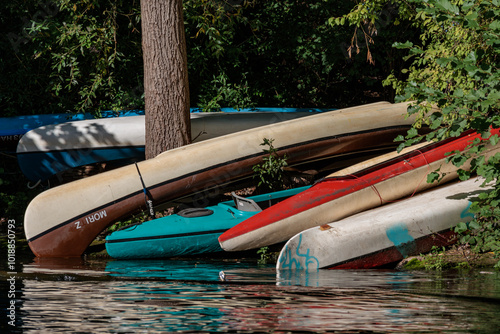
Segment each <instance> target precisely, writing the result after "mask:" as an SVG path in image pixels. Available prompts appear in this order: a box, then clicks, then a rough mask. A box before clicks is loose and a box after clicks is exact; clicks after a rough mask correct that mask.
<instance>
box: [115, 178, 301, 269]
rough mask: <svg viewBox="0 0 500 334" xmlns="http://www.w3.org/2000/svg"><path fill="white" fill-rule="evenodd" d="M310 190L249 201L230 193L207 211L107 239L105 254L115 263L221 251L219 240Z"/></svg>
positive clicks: (173, 217)
mask: <svg viewBox="0 0 500 334" xmlns="http://www.w3.org/2000/svg"><path fill="white" fill-rule="evenodd" d="M308 188H309V186H305V187H299V188H295V189H288V190H282V191H278V192H274V193H269V194H263V195H256V196H251V197H248V198H245V197H241V196H237V195H235V194H234V193H232V196H233V200H230V201H225V202H221V203H219V204H217V205H215V206H210V207H207V208H192V209H185V210H182V211H180V212H179V213H177V214H173V215H170V216H166V217H162V218H158V219H154V220H150V221H147V222H144V223H140V224H137V225H132V226H130V227H127V228H125V229H122V230H118V231H116V232H113V233H111V234H110V235H108V236H107V237H106V250H107V252H108V254H109V255H110V256H111V257H113V258H116V259H145V258H170V257H176V256H186V255H195V254H203V253H214V252H220V251H222V248H221V247H220V245H219V241H218V237H219V236H220V235H221V234H222V233H224V232H225V231H227V230H228V229H230V228H231V227H233V226H235V225H236V224H238V223H240V222H242V221H244V220H245V219H247V218H249V217H251V216H253V215H255V214H257V213H258V212H260V211H262V208H265V207H268V206H270V205H272V204H274V203H275V202H277V201H279V200H281V199H285V198H288V197H290V196H293V195H296V194H298V193H300V192H302V191H304V190H306V189H308Z"/></svg>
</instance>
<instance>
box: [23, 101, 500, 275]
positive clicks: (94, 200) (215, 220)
mask: <svg viewBox="0 0 500 334" xmlns="http://www.w3.org/2000/svg"><path fill="white" fill-rule="evenodd" d="M407 107H408V103H399V104H391V103H388V102H378V103H373V104H367V105H362V106H358V107H352V108H345V109H338V110H329V111H325V110H299V111H297V110H286V109H280V110H275V109H274V110H273V109H268V110H262V109H261V110H259V109H257V110H255V111H246V112H240V113H237V112H229V111H227V110H226V111H225V112H222V113H213V114H212V113H192V128H193V129H194V131H193V137H194V138H193V143H192V144H190V145H186V146H184V147H180V148H177V149H173V150H169V151H166V152H164V153H162V154H160V155H158V156H157V157H155V158H153V159H149V160H144V157H143V155H144V116H140V115H139V116H137V115H135V116H130V117H122V118H106V119H99V120H78V121H67V122H64V123H60V124H51V125H43V126H41V127H38V128H34V129H32V130H31V131H28V132H27V133H25V134H24V135H23V136H22V137H20V140H19V142H18V145H17V153H18V161H19V164H20V167H21V170H22V171H23V172H24V173H25V174H26V176H27V177H28V178H29V179H30V180H32V181H35V182H36V181H41V180H46V179H49V178H51V177H53V176H54V175H55V174H57V173H60V172H62V171H65V170H68V169H71V168H75V167H77V166H84V165H88V164H92V163H96V162H108V161H110V160H119V161H121V162H122V164H123V166H122V167H119V168H116V169H113V170H109V171H106V172H102V173H99V174H97V175H94V176H90V177H86V178H82V179H79V180H75V181H72V182H68V183H64V184H61V185H59V186H56V187H53V188H50V189H48V190H46V191H44V192H42V193H40V194H39V195H38V196H36V197H35V198H34V199H33V200H32V201H31V203H30V204H29V205H28V207H27V209H26V213H25V217H24V230H25V234H26V238H27V240H28V244H29V246H30V248H31V250H32V252H33V253H34V254H35V256H37V257H40V258H43V257H49V258H57V257H80V256H81V255H82V254H83V253H84V252H85V250H86V249H87V248H88V246H89V245H90V244H91V243H92V241H93V240H94V239H95V238H96V237H97V236H98V235H99V234H101V233H102V232H103V231H105V230H106V229H107V228H108V227H109V226H111V225H113V224H115V223H116V222H117V221H120V220H124V219H128V218H129V217H131V216H133V215H136V214H137V213H140V212H146V213H147V214H149V215H150V216H151V217H152V218H151V219H150V220H147V221H144V222H142V223H138V224H135V225H132V226H128V227H125V228H123V229H120V230H117V231H114V232H112V233H111V234H109V235H108V236H107V237H106V249H107V251H108V253H109V255H110V256H112V257H114V258H116V259H145V258H170V257H177V256H184V255H195V254H204V253H211V252H234V251H246V250H252V249H258V248H261V247H266V246H278V247H281V253H280V256H279V259H278V261H277V269H280V270H289V269H291V270H318V269H322V268H328V269H334V268H342V269H356V268H377V267H381V266H385V265H388V264H393V263H396V262H399V261H400V260H402V259H404V258H406V257H408V256H412V255H418V254H421V253H426V252H429V251H430V250H431V249H432V247H433V246H445V245H450V244H452V243H454V242H455V241H456V236H455V235H454V232H453V227H454V226H455V225H456V224H458V223H460V222H468V221H470V220H471V219H472V218H473V215H472V214H471V213H470V212H469V211H468V209H469V206H470V204H471V201H473V200H474V198H475V197H476V196H478V195H479V194H480V193H481V192H484V191H488V190H489V189H491V186H489V185H484V184H483V183H484V182H483V180H481V179H478V178H473V179H471V180H468V181H464V182H460V181H458V169H457V167H455V166H453V165H452V164H451V163H447V161H446V157H447V154H448V153H449V152H453V151H464V150H466V149H467V148H468V146H469V145H470V144H471V143H472V142H473V141H474V140H475V139H478V138H480V134H477V133H474V132H468V133H464V134H462V135H461V136H460V137H457V138H450V139H448V140H445V141H441V142H432V143H422V144H419V145H415V146H411V147H408V148H406V149H404V150H403V151H401V152H399V153H397V152H396V146H397V143H396V142H395V141H394V139H395V138H396V137H397V136H398V135H405V134H406V132H407V131H408V129H410V127H411V125H412V123H413V119H412V118H411V117H407V113H406V111H407ZM424 131H425V129H424ZM498 132H499V131H498V130H492V131H491V134H492V135H494V134H498ZM264 139H272V140H273V145H274V147H275V148H276V150H277V151H276V153H277V154H278V155H279V156H285V155H286V158H287V163H288V165H289V166H290V167H293V168H294V169H295V170H304V169H305V168H309V167H310V166H314V168H315V169H317V170H321V171H323V173H319V174H318V176H320V177H322V178H320V179H318V180H316V182H315V183H314V184H312V185H308V186H304V187H295V188H291V189H288V190H283V191H278V192H274V193H268V194H260V195H254V196H250V197H243V196H239V195H237V194H236V193H234V192H230V190H228V189H235V185H238V184H243V182H245V180H246V181H247V183H248V179H249V178H251V177H252V175H253V169H252V167H253V166H255V165H257V164H259V163H261V162H262V161H263V159H264V158H265V157H266V152H265V151H264V150H263V147H262V145H261V143H262V142H263V140H264ZM499 149H500V146H497V145H490V146H488V147H487V148H486V150H485V153H484V155H485V157H486V158H487V157H489V156H492V155H495V154H496V153H497V152H499ZM468 168H470V165H469V163H465V164H464V165H463V166H461V169H468ZM436 170H439V171H440V173H442V175H443V177H442V178H441V179H440V180H439V182H438V181H435V182H432V183H428V182H427V175H428V174H429V173H430V172H433V171H436ZM333 171H334V172H333ZM207 191H212V192H214V191H215V192H219V193H224V192H226V193H228V192H230V193H231V200H225V201H221V202H220V203H217V204H215V205H207V203H208V202H207V201H205V200H204V198H203V196H204V194H206V193H207ZM193 198H197V200H196V201H193V203H191V204H192V205H191V206H192V207H187V208H184V209H182V210H180V211H179V212H177V213H175V214H171V215H168V216H165V217H162V218H154V216H155V210H156V209H157V208H159V207H162V206H168V205H175V204H176V203H177V204H178V203H181V202H182V203H184V204H185V203H186V199H193ZM200 199H201V200H200ZM194 202H196V203H194Z"/></svg>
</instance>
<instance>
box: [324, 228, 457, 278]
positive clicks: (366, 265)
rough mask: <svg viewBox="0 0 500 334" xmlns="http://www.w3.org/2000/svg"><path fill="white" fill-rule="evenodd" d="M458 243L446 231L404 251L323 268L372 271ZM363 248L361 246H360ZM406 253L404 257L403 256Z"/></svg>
mask: <svg viewBox="0 0 500 334" xmlns="http://www.w3.org/2000/svg"><path fill="white" fill-rule="evenodd" d="M456 241H457V238H456V234H455V233H454V232H453V231H446V232H443V233H440V234H439V235H435V234H433V235H430V236H427V237H423V238H420V239H417V240H415V241H414V242H412V243H408V244H406V245H403V247H404V251H401V250H400V248H399V247H391V248H388V249H384V250H382V251H380V252H377V253H371V254H367V255H366V256H362V257H358V258H356V259H352V260H349V261H345V262H342V263H338V264H332V265H328V266H325V267H323V268H324V269H372V268H377V267H382V266H385V265H389V264H391V263H395V262H399V261H401V260H403V259H404V258H405V257H408V256H415V255H420V254H424V253H428V252H430V251H431V250H432V247H433V246H437V247H442V246H449V245H452V244H454V243H455V242H456ZM360 247H361V246H360ZM403 253H404V255H403Z"/></svg>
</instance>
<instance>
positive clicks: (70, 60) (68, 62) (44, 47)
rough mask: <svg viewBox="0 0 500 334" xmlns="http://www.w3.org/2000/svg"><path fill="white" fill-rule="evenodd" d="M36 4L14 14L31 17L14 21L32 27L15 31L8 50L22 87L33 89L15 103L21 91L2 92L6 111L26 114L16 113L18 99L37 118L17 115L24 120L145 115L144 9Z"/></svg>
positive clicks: (64, 0) (83, 0) (119, 4)
mask: <svg viewBox="0 0 500 334" xmlns="http://www.w3.org/2000/svg"><path fill="white" fill-rule="evenodd" d="M30 3H31V4H32V6H31V8H30V9H28V10H27V11H22V12H19V13H16V10H12V11H13V14H17V15H19V16H20V15H26V16H23V17H22V18H20V17H19V16H14V17H13V18H12V20H14V19H17V20H19V21H26V22H27V23H26V24H25V25H24V26H22V27H19V26H17V27H16V26H15V25H14V26H11V27H10V29H12V30H11V31H12V33H10V36H11V38H10V42H11V43H10V48H9V47H7V45H5V44H4V45H2V47H3V48H4V49H5V50H6V51H7V52H8V53H9V54H10V55H12V56H13V58H8V61H6V62H9V64H10V65H11V66H12V67H13V68H16V69H17V70H16V73H15V74H14V76H17V77H15V78H14V80H22V81H23V85H28V87H29V89H24V92H23V94H22V95H21V93H20V92H19V93H18V92H16V93H15V94H17V96H14V92H13V90H14V89H11V88H9V87H2V88H5V91H6V92H7V94H5V95H3V96H0V103H2V104H6V105H7V107H8V109H12V108H19V105H15V104H14V105H12V104H13V103H14V101H13V100H14V99H17V100H18V101H19V102H21V105H25V106H27V107H28V106H29V107H31V109H32V110H33V111H32V110H23V111H21V110H17V112H18V113H23V114H29V113H32V112H33V113H45V112H49V113H50V112H65V111H67V110H70V111H73V112H87V111H89V112H93V113H97V114H98V112H99V111H101V110H106V109H114V110H117V109H127V108H140V107H143V102H142V93H141V92H142V88H141V87H142V78H141V77H140V76H138V75H136V73H137V70H135V69H137V68H141V67H142V56H141V53H140V45H141V41H140V34H139V30H138V25H139V26H140V22H139V17H140V16H139V15H138V12H137V7H135V6H137V5H138V2H137V3H135V2H126V1H104V2H103V1H97V0H78V1H68V0H57V1H54V2H47V3H39V2H37V1H28V4H30ZM37 5H38V6H37ZM23 7H26V4H24V6H23ZM9 79H12V78H9ZM4 84H5V85H6V84H7V82H5V83H2V85H4ZM23 88H24V87H23ZM11 103H12V104H11Z"/></svg>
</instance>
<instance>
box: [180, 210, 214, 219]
mask: <svg viewBox="0 0 500 334" xmlns="http://www.w3.org/2000/svg"><path fill="white" fill-rule="evenodd" d="M213 213H214V212H213V211H212V210H210V209H205V208H188V209H184V210H181V211H179V212H178V213H177V215H179V216H181V217H184V218H196V217H205V216H210V215H211V214H213Z"/></svg>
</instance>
